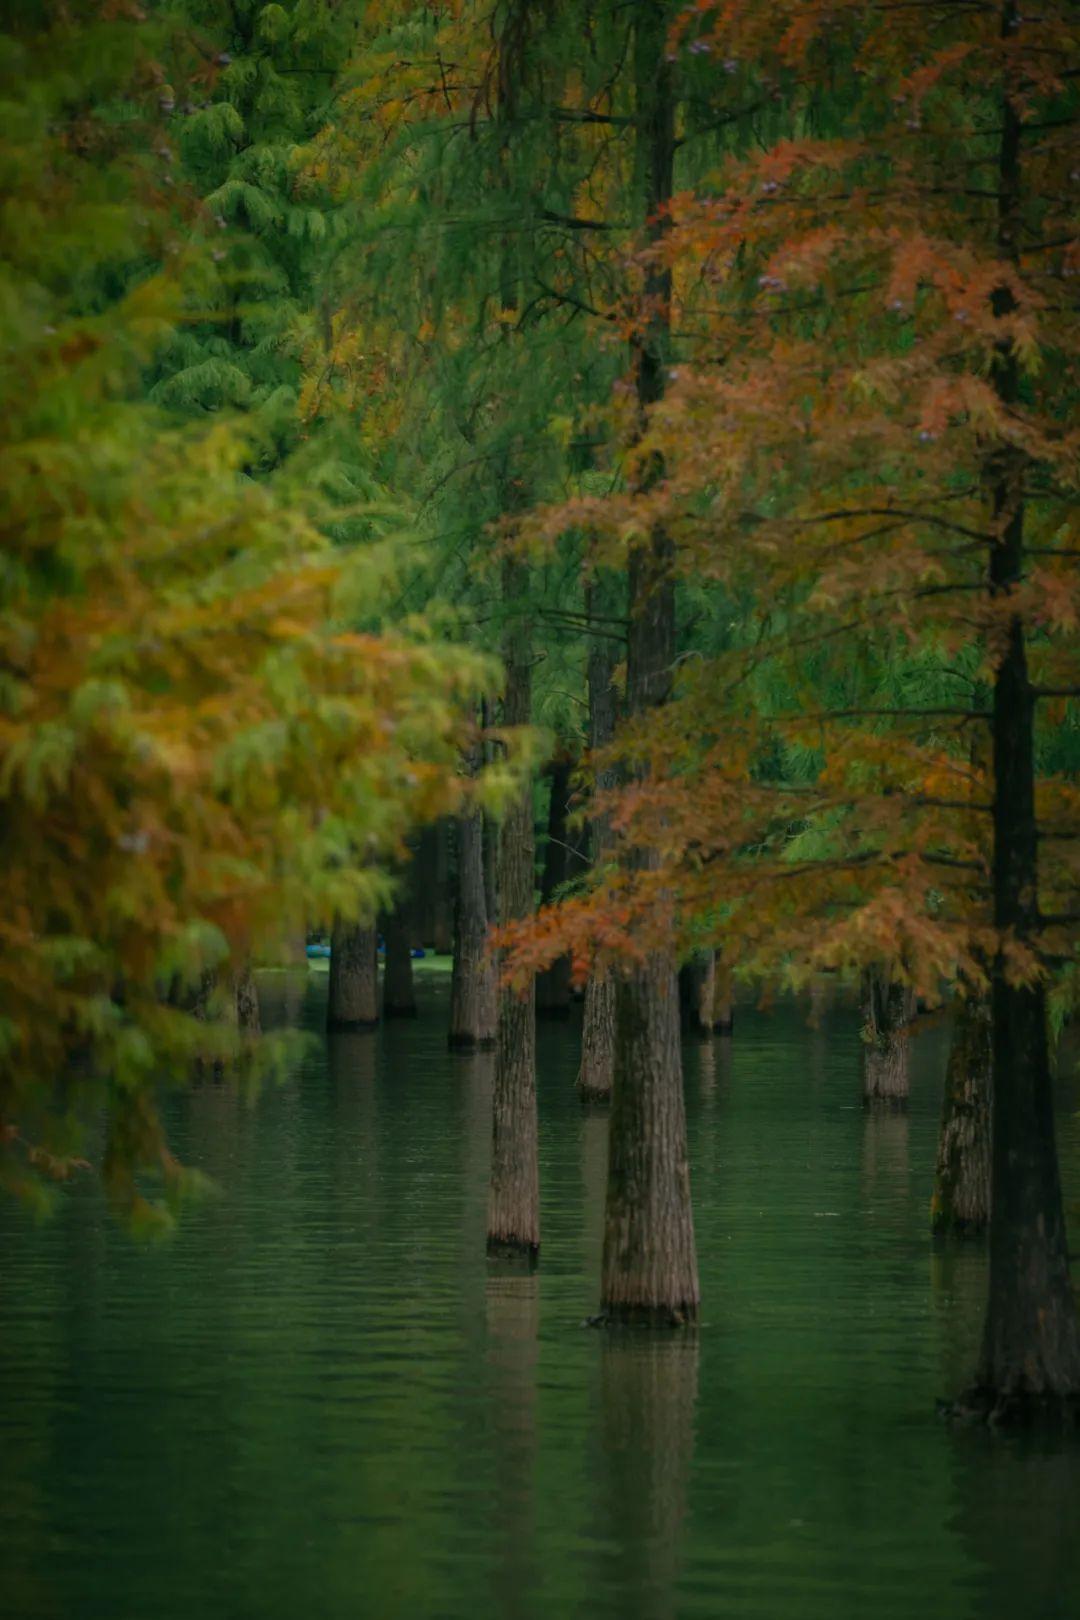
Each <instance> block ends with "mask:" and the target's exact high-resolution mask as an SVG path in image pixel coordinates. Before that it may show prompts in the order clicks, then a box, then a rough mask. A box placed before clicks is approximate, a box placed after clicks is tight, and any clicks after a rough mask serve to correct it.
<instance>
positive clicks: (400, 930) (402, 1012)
mask: <svg viewBox="0 0 1080 1620" xmlns="http://www.w3.org/2000/svg"><path fill="white" fill-rule="evenodd" d="M411 924H412V907H411V905H410V904H409V902H408V900H407V899H402V900H401V901H400V903H399V904H398V905H396V906H395V907H394V909H393V911H391V912H388V913H387V915H386V917H385V918H384V919H383V940H384V941H385V944H386V958H385V962H384V966H383V999H382V1010H383V1017H384V1018H415V1017H416V992H415V990H414V988H413V970H412V926H411Z"/></svg>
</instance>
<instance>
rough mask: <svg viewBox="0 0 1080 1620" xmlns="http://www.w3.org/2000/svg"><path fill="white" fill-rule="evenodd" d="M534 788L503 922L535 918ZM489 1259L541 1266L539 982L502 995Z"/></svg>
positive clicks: (518, 828) (506, 859)
mask: <svg viewBox="0 0 1080 1620" xmlns="http://www.w3.org/2000/svg"><path fill="white" fill-rule="evenodd" d="M503 588H504V594H505V595H506V597H507V598H508V599H512V598H513V597H514V596H515V595H516V594H517V592H518V590H519V589H520V565H518V564H515V563H513V562H508V563H507V564H506V567H505V570H504V587H503ZM504 661H505V664H506V693H505V697H504V700H503V719H504V722H505V724H506V725H507V726H520V725H527V724H528V722H529V720H530V717H531V708H532V668H531V649H530V647H529V643H528V638H527V636H525V635H524V634H522V633H521V631H520V630H518V631H516V632H515V633H512V634H511V635H509V636H508V637H507V641H506V646H505V651H504ZM533 841H534V838H533V814H532V786H531V784H526V786H525V788H524V789H523V791H522V792H521V793H519V794H518V796H517V797H516V798H515V799H514V800H513V801H512V803H511V804H510V806H509V807H508V809H507V812H506V816H505V818H504V820H503V824H502V833H501V837H500V840H499V898H500V903H501V906H502V919H501V920H502V921H504V922H509V921H511V920H512V919H516V918H519V917H531V916H532V914H533V860H534V854H533ZM487 1246H488V1253H489V1254H519V1255H525V1256H527V1257H529V1258H531V1259H535V1258H536V1256H537V1254H538V1253H539V1250H540V1171H539V1163H538V1151H537V1118H536V1006H535V990H534V983H533V981H532V980H530V982H529V985H528V988H527V989H526V990H525V991H524V992H521V991H518V990H512V989H508V988H502V989H500V991H499V1000H498V1019H497V1030H496V1040H495V1082H494V1087H493V1091H492V1139H491V1183H490V1187H489V1192H488V1232H487Z"/></svg>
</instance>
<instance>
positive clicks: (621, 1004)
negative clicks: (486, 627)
mask: <svg viewBox="0 0 1080 1620" xmlns="http://www.w3.org/2000/svg"><path fill="white" fill-rule="evenodd" d="M635 19H636V20H635V38H634V80H635V108H636V125H637V162H638V169H639V173H640V177H641V181H642V184H643V191H644V198H643V201H644V209H643V212H644V215H645V219H646V221H647V232H648V235H649V237H650V238H651V239H652V240H653V241H658V240H659V238H660V236H661V234H662V233H663V231H664V229H665V220H666V211H665V210H666V204H667V203H668V201H669V199H670V197H671V194H672V182H673V172H674V157H675V99H674V88H673V79H672V72H671V66H670V63H669V62H668V60H667V45H666V25H667V16H666V8H665V6H664V5H663V4H661V3H660V0H641V3H640V4H639V5H638V6H637V7H635ZM644 296H645V307H646V309H647V311H648V324H647V326H646V329H645V331H644V333H643V334H642V336H641V337H640V338H638V339H636V340H635V344H634V353H633V359H634V362H635V365H636V370H637V398H638V405H639V408H640V411H641V415H642V421H643V424H644V420H645V417H646V413H647V411H648V408H649V406H651V405H652V404H654V403H655V402H656V401H657V400H658V399H659V398H660V397H661V395H662V393H663V375H664V372H663V367H664V363H665V359H666V350H667V343H668V336H669V322H670V299H671V277H670V273H669V272H668V271H666V270H665V269H664V268H663V266H662V265H661V264H660V263H659V261H658V260H654V261H652V263H651V264H650V266H649V268H648V269H647V270H646V272H645V287H644ZM661 474H662V468H661V467H660V466H659V465H655V464H654V465H653V466H652V467H650V468H647V469H646V470H645V471H644V472H643V474H642V478H641V487H642V488H643V489H644V488H647V487H648V486H649V485H651V484H652V483H654V482H655V481H656V480H657V479H658V478H659V477H660V476H661ZM672 563H673V547H672V544H671V540H670V537H669V536H668V535H667V534H666V533H665V532H664V531H663V530H662V529H659V528H655V527H654V528H653V530H652V532H651V533H650V534H649V536H648V538H647V539H646V540H644V541H642V542H640V543H639V544H637V545H635V546H634V547H633V549H632V550H631V553H630V559H629V570H628V573H629V592H630V595H629V622H628V627H627V628H628V635H627V668H626V698H627V710H628V713H629V714H630V716H631V717H633V716H636V715H640V714H645V713H647V712H648V711H649V710H650V709H652V708H654V707H656V706H658V705H661V704H663V703H664V702H665V701H666V700H667V698H668V695H669V692H670V686H671V668H672V663H673V660H674V653H675V588H674V582H673V580H672ZM639 858H640V859H641V861H642V862H643V863H649V862H651V861H652V860H653V857H652V856H651V854H649V853H647V852H644V851H643V852H641V855H640V857H639ZM615 1014H616V1030H617V1033H616V1046H615V1086H614V1091H613V1095H612V1107H611V1146H610V1156H609V1167H608V1193H607V1207H606V1211H605V1224H604V1260H603V1278H602V1283H601V1308H602V1313H603V1315H604V1317H605V1318H606V1319H607V1320H610V1321H636V1322H644V1323H671V1324H676V1323H682V1322H689V1321H693V1320H696V1318H697V1313H698V1303H699V1290H698V1272H697V1254H696V1251H695V1246H694V1221H693V1212H692V1209H691V1203H690V1171H689V1164H688V1160H687V1150H686V1112H685V1106H684V1102H683V1089H682V1054H681V1050H680V1043H679V992H678V979H677V973H676V964H675V957H674V954H673V952H672V951H670V950H659V951H657V952H655V953H654V954H653V956H652V957H651V958H650V959H649V960H648V961H647V962H646V963H644V964H637V963H634V964H632V965H631V966H629V967H628V968H627V969H626V970H625V971H624V972H623V974H622V975H621V976H620V978H619V980H618V982H617V986H616V999H615Z"/></svg>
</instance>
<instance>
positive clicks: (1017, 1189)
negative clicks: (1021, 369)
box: [966, 0, 1080, 1422]
mask: <svg viewBox="0 0 1080 1620" xmlns="http://www.w3.org/2000/svg"><path fill="white" fill-rule="evenodd" d="M1018 25H1019V19H1018V16H1017V10H1016V6H1015V4H1014V3H1013V0H1007V3H1006V5H1005V6H1004V8H1003V11H1002V32H1003V34H1004V35H1005V36H1006V37H1008V36H1011V35H1012V34H1014V33H1015V32H1016V30H1017V27H1018ZM1001 109H1002V126H1001V128H1002V133H1001V147H1000V157H999V169H998V247H999V250H1000V252H1001V254H1002V256H1003V257H1007V258H1010V259H1015V257H1016V254H1017V252H1018V250H1019V246H1020V226H1021V219H1020V143H1021V125H1020V116H1019V113H1018V111H1017V106H1016V102H1015V101H1014V99H1013V93H1012V87H1011V86H1010V85H1009V84H1008V83H1006V84H1005V85H1004V86H1003V94H1002V98H1001ZM1015 307H1016V305H1015V300H1014V297H1013V294H1012V291H1011V289H1010V288H1009V287H1008V286H1007V285H1002V286H999V287H998V288H997V289H996V290H995V292H994V294H993V300H992V308H993V311H994V314H995V315H996V316H997V317H998V318H999V319H1001V318H1007V317H1008V316H1009V315H1011V314H1012V313H1013V311H1014V310H1015ZM992 376H993V381H994V385H995V387H996V389H997V393H998V396H999V397H1000V399H1001V400H1002V401H1003V402H1004V403H1005V404H1006V406H1009V407H1012V406H1014V405H1015V404H1016V402H1017V399H1018V397H1019V392H1020V379H1019V373H1018V368H1017V359H1016V353H1015V350H1014V348H1013V346H1012V343H1011V341H1010V340H1009V339H1008V338H1003V339H1002V340H1001V342H1000V343H999V344H998V347H997V350H996V353H995V357H994V365H993V370H992ZM1027 471H1028V467H1027V460H1026V458H1025V456H1024V453H1023V451H1021V450H1018V449H1016V448H1013V447H1011V446H1004V447H1003V448H1002V449H1001V450H1000V451H999V452H998V453H997V454H996V456H995V457H994V458H993V460H992V462H991V464H990V467H989V473H990V476H991V478H992V479H993V488H994V517H995V526H996V529H997V532H998V534H999V537H1000V538H999V539H998V542H997V543H996V544H995V545H994V546H993V547H992V548H991V552H990V591H991V594H992V596H993V597H995V598H997V599H999V600H1000V599H1001V598H1002V597H1007V596H1010V595H1012V594H1013V593H1014V592H1015V591H1016V590H1017V589H1018V588H1019V586H1020V585H1021V583H1022V581H1023V578H1024V501H1023V488H1024V478H1025V474H1026V473H1027ZM1002 630H1003V635H1004V642H1003V651H1002V654H1001V658H1000V662H999V663H998V665H997V670H996V673H995V678H994V697H993V721H992V746H993V765H994V808H993V828H994V852H993V893H994V924H995V928H996V931H997V934H998V938H999V941H1000V942H1001V943H1000V946H999V949H998V952H997V955H996V957H995V960H994V964H993V974H992V981H991V1021H992V1037H991V1049H992V1059H991V1061H992V1065H993V1076H994V1083H993V1099H992V1103H991V1110H990V1117H991V1138H992V1149H991V1171H990V1183H991V1204H990V1282H989V1296H988V1300H987V1308H986V1321H985V1324H984V1328H983V1344H982V1355H981V1359H980V1365H979V1372H978V1377H977V1387H976V1389H975V1391H974V1392H973V1393H972V1395H971V1396H969V1397H968V1399H967V1402H966V1404H967V1405H969V1406H972V1405H974V1406H975V1407H976V1409H977V1410H979V1411H980V1412H981V1413H982V1414H983V1415H985V1416H986V1417H987V1418H988V1420H989V1421H991V1422H1017V1421H1030V1420H1031V1419H1033V1418H1036V1417H1039V1418H1049V1419H1052V1420H1055V1421H1059V1420H1061V1419H1063V1418H1065V1417H1066V1416H1069V1417H1075V1416H1076V1415H1077V1413H1078V1412H1080V1322H1078V1318H1077V1311H1076V1300H1075V1298H1074V1295H1073V1290H1072V1283H1071V1280H1070V1276H1069V1260H1068V1250H1067V1244H1066V1235H1065V1214H1064V1210H1063V1207H1062V1200H1061V1182H1060V1178H1059V1172H1058V1157H1057V1145H1056V1142H1055V1136H1054V1098H1053V1088H1052V1084H1051V1076H1050V1054H1049V1050H1048V1046H1047V1034H1046V994H1045V988H1044V983H1043V981H1042V979H1041V978H1040V979H1038V980H1036V981H1035V982H1028V983H1023V984H1021V983H1017V982H1015V980H1014V978H1013V977H1011V976H1010V971H1009V964H1008V959H1007V956H1006V950H1005V944H1006V942H1010V943H1011V942H1012V941H1015V942H1016V944H1017V945H1018V946H1019V947H1020V948H1021V949H1024V948H1027V949H1028V950H1033V949H1035V948H1036V947H1037V943H1038V939H1037V936H1038V925H1039V888H1038V834H1037V830H1036V822H1035V694H1034V692H1033V690H1032V685H1031V681H1030V679H1029V676H1028V667H1027V648H1026V646H1025V635H1024V624H1023V620H1022V619H1021V617H1020V615H1019V614H1018V613H1017V614H1015V615H1014V616H1012V617H1011V618H1010V619H1009V620H1008V622H1007V624H1006V625H1004V626H1003V627H1002Z"/></svg>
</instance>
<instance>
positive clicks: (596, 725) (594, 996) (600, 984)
mask: <svg viewBox="0 0 1080 1620" xmlns="http://www.w3.org/2000/svg"><path fill="white" fill-rule="evenodd" d="M602 600H603V598H602V596H601V594H600V591H599V588H598V586H597V585H595V584H591V585H589V587H588V588H587V591H586V596H585V612H586V614H587V615H588V616H589V617H590V618H591V617H592V615H593V614H594V613H595V612H596V611H597V604H598V602H602ZM613 669H614V658H613V656H612V644H611V642H610V641H609V640H607V639H606V637H603V636H594V637H593V639H592V642H591V644H590V647H589V662H588V668H587V679H588V687H589V748H590V750H591V751H592V752H593V753H595V752H596V751H597V750H598V749H601V748H607V747H608V746H609V745H610V743H611V741H612V739H613V738H614V736H615V722H616V719H617V717H618V712H619V698H618V693H617V692H616V690H615V687H614V686H613V685H612V679H611V677H612V671H613ZM615 783H616V775H615V772H614V771H613V770H612V769H611V767H610V766H606V767H604V768H603V769H601V770H597V771H596V791H597V792H598V793H604V792H608V791H610V789H611V788H613V787H614V786H615ZM610 842H611V834H610V830H609V827H608V821H607V817H606V815H594V816H593V818H592V846H593V859H594V861H596V862H597V863H600V862H602V861H604V860H605V859H606V857H607V852H608V848H609V845H610ZM614 1073H615V980H614V979H613V978H612V977H611V975H610V974H603V973H596V972H594V973H593V974H592V975H591V977H590V979H589V982H588V984H587V985H586V986H585V1006H584V1009H583V1012H582V1025H581V1067H580V1069H579V1070H578V1078H577V1086H578V1093H579V1095H580V1097H581V1099H582V1101H583V1102H601V1103H607V1102H610V1101H611V1087H612V1081H613V1077H614Z"/></svg>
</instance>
